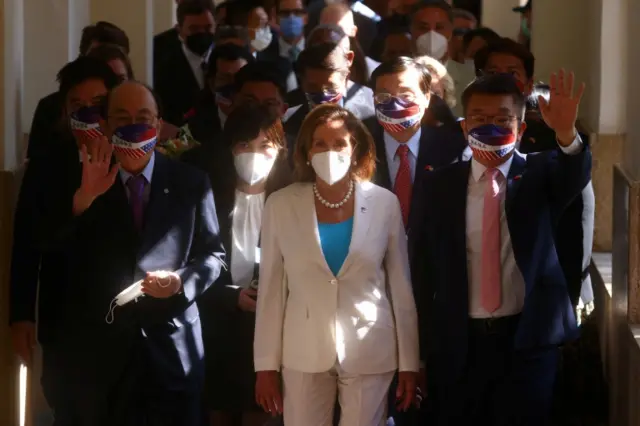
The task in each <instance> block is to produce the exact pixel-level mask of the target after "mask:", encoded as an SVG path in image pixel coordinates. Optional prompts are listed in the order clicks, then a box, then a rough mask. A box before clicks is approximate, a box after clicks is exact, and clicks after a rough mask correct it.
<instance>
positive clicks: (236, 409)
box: [200, 103, 291, 426]
mask: <svg viewBox="0 0 640 426" xmlns="http://www.w3.org/2000/svg"><path fill="white" fill-rule="evenodd" d="M223 138H225V139H226V141H228V144H226V143H225V144H221V148H220V149H225V150H226V152H225V153H219V155H217V156H216V157H215V158H212V162H213V164H212V166H211V169H210V170H209V172H210V174H211V180H212V185H213V187H214V188H215V189H214V193H215V198H216V210H217V213H218V217H219V222H220V235H221V236H222V239H223V243H224V247H225V249H226V262H227V265H228V266H229V269H228V271H227V273H223V274H222V275H221V277H220V279H218V281H217V282H216V284H214V286H213V287H212V288H211V290H210V291H209V292H208V293H207V294H206V295H205V296H204V299H203V300H202V301H201V302H200V308H201V310H202V311H204V312H203V314H202V315H201V319H202V329H203V340H204V345H205V352H206V360H205V367H206V376H205V397H206V401H207V403H208V408H209V409H210V410H211V411H212V417H213V419H212V420H213V424H216V425H221V426H225V425H229V426H231V425H243V426H254V425H255V426H262V425H263V424H264V423H265V421H266V420H267V417H268V415H265V413H264V412H263V411H262V410H261V409H260V407H259V406H257V405H256V404H255V397H254V385H255V374H254V369H253V350H252V347H253V346H252V345H253V325H254V322H255V308H256V300H255V299H256V287H257V280H258V267H259V264H260V228H261V225H262V216H263V208H264V202H265V200H266V199H268V198H269V195H270V194H271V193H273V192H274V191H276V190H278V189H280V188H282V187H284V186H286V185H287V184H288V183H289V182H290V178H291V170H290V168H289V164H288V162H287V155H286V144H285V142H284V132H283V130H282V124H281V123H280V119H279V118H278V117H277V116H276V115H275V114H274V113H273V112H272V110H271V109H269V108H268V107H267V106H261V105H257V104H254V103H248V104H242V105H239V106H238V107H236V108H235V109H234V110H233V111H232V112H231V114H230V115H229V117H228V119H227V122H226V123H225V126H224V130H223ZM222 146H224V148H222ZM229 146H230V147H231V149H230V150H229V148H228V147H229Z"/></svg>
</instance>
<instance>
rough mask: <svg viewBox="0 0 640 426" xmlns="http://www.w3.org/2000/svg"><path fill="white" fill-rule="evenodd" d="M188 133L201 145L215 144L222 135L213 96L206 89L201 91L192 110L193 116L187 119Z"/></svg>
mask: <svg viewBox="0 0 640 426" xmlns="http://www.w3.org/2000/svg"><path fill="white" fill-rule="evenodd" d="M187 124H188V125H189V131H190V132H191V135H192V136H193V138H194V139H195V140H197V141H198V142H200V144H202V145H210V144H217V143H219V142H220V138H221V134H222V123H220V116H219V115H218V105H217V104H216V100H215V96H214V95H213V94H212V93H211V91H210V90H209V89H208V88H205V89H203V90H202V91H201V92H200V94H199V96H198V99H197V100H196V104H195V106H194V108H193V114H192V115H191V116H190V117H187Z"/></svg>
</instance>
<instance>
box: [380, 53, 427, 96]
mask: <svg viewBox="0 0 640 426" xmlns="http://www.w3.org/2000/svg"><path fill="white" fill-rule="evenodd" d="M410 69H414V70H416V72H417V73H418V75H419V76H420V80H421V81H420V89H422V93H424V94H425V95H428V94H429V93H430V92H431V73H430V72H429V70H428V69H427V67H425V66H424V65H422V64H421V63H419V62H418V61H416V60H415V59H414V58H408V57H406V56H400V57H397V58H393V59H390V60H388V61H386V62H383V63H381V64H380V65H379V66H378V68H376V69H375V71H373V74H371V87H372V88H373V89H374V90H375V87H376V81H377V80H378V78H380V77H382V76H383V75H390V74H399V73H401V72H405V71H408V70H410Z"/></svg>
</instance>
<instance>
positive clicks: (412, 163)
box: [383, 128, 422, 188]
mask: <svg viewBox="0 0 640 426" xmlns="http://www.w3.org/2000/svg"><path fill="white" fill-rule="evenodd" d="M421 136H422V128H419V129H418V131H417V132H416V134H415V135H413V136H412V137H411V139H409V140H408V141H407V142H406V145H407V147H408V148H409V155H408V157H409V167H410V168H411V182H413V181H415V177H416V163H417V162H418V153H419V152H420V137H421ZM383 139H384V148H385V152H386V154H387V165H388V167H389V177H390V178H391V187H392V188H393V187H394V186H395V184H396V175H397V174H398V170H399V169H400V157H398V156H397V155H396V152H397V151H398V147H399V146H400V145H402V143H400V142H398V141H397V140H395V139H394V138H393V136H391V135H390V134H389V133H387V132H384V135H383Z"/></svg>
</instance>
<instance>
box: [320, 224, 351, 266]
mask: <svg viewBox="0 0 640 426" xmlns="http://www.w3.org/2000/svg"><path fill="white" fill-rule="evenodd" d="M318 230H319V231H320V245H321V246H322V253H323V254H324V258H325V259H326V261H327V265H329V269H331V272H333V275H335V276H337V275H338V272H340V268H342V264H343V263H344V260H345V259H346V258H347V254H349V245H351V231H352V230H353V217H351V219H347V220H345V221H344V222H339V223H318Z"/></svg>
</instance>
